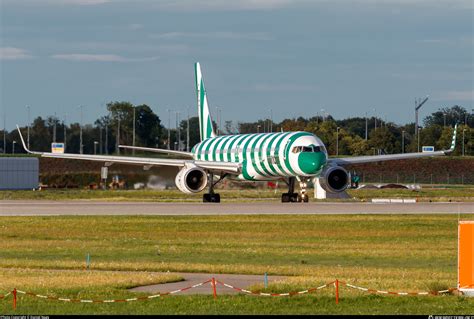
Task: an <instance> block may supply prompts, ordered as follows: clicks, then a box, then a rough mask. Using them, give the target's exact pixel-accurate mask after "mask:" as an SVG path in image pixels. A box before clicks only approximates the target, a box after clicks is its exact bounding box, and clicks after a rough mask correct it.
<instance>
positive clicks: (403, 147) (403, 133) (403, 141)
mask: <svg viewBox="0 0 474 319" xmlns="http://www.w3.org/2000/svg"><path fill="white" fill-rule="evenodd" d="M402 153H405V130H403V131H402Z"/></svg>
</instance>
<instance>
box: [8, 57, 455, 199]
mask: <svg viewBox="0 0 474 319" xmlns="http://www.w3.org/2000/svg"><path fill="white" fill-rule="evenodd" d="M195 77H196V92H197V106H198V113H199V133H200V137H201V142H200V143H198V144H197V145H195V146H194V147H193V149H192V151H191V152H181V151H172V150H165V149H156V148H146V147H133V146H121V147H123V148H128V149H136V150H143V151H151V152H158V153H167V154H171V155H179V156H180V157H182V158H184V159H166V158H147V157H127V156H104V155H83V154H71V153H66V154H58V153H45V152H33V151H30V150H29V149H27V147H26V145H25V141H24V139H23V136H22V135H21V131H20V128H19V127H18V126H17V128H18V131H19V133H20V137H21V141H22V143H23V147H24V148H25V150H26V151H27V152H29V153H31V154H38V155H41V156H42V157H53V158H65V159H78V160H88V161H98V162H103V163H104V165H106V166H110V165H112V164H113V163H120V164H131V165H140V166H143V168H144V169H149V168H150V167H152V166H160V167H162V166H174V167H177V168H178V169H179V172H178V174H177V175H176V179H175V182H176V187H177V188H178V189H179V190H180V191H182V192H184V193H188V194H191V193H198V192H200V191H202V190H204V189H205V188H206V186H207V187H208V192H207V193H206V194H204V195H203V201H204V202H214V203H218V202H220V196H219V194H217V193H215V192H214V187H215V186H216V184H217V183H219V182H220V181H222V180H223V179H224V178H230V179H234V180H241V181H275V180H283V181H285V183H287V185H288V192H287V193H283V194H282V196H281V201H282V202H307V201H308V195H307V194H306V185H307V182H308V181H309V180H310V179H312V178H314V177H319V180H320V183H321V186H322V187H323V188H324V189H325V190H326V191H328V192H333V193H337V192H343V191H344V190H345V189H346V188H347V185H348V183H349V179H350V177H349V174H348V172H347V171H346V170H345V169H344V165H347V164H359V163H372V162H379V161H388V160H401V159H409V158H418V157H427V156H437V155H446V154H448V153H450V152H452V151H453V150H454V146H455V141H456V127H455V128H454V134H453V140H452V144H451V148H450V149H448V150H443V151H436V152H430V153H404V154H393V155H378V156H356V157H346V158H329V157H328V152H327V150H326V148H325V146H324V144H323V142H322V141H321V140H320V139H319V138H318V137H317V136H316V135H314V134H311V133H308V132H281V133H258V134H236V135H223V136H217V135H216V133H215V131H214V128H213V125H212V118H211V114H210V112H209V105H208V102H207V95H206V90H205V89H204V81H203V79H202V74H201V67H200V65H199V63H196V64H195ZM296 181H298V182H299V184H300V192H299V193H295V182H296Z"/></svg>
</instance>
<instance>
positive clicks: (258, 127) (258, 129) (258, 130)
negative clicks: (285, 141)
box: [257, 125, 261, 133]
mask: <svg viewBox="0 0 474 319" xmlns="http://www.w3.org/2000/svg"><path fill="white" fill-rule="evenodd" d="M260 127H261V125H257V133H260Z"/></svg>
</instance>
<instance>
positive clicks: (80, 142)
mask: <svg viewBox="0 0 474 319" xmlns="http://www.w3.org/2000/svg"><path fill="white" fill-rule="evenodd" d="M79 108H80V109H81V124H80V125H79V154H82V153H83V151H84V149H83V145H82V119H83V117H82V109H83V108H84V106H83V105H80V106H79Z"/></svg>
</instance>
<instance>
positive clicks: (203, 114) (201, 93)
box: [194, 62, 216, 141]
mask: <svg viewBox="0 0 474 319" xmlns="http://www.w3.org/2000/svg"><path fill="white" fill-rule="evenodd" d="M194 70H195V73H196V93H197V105H198V114H199V134H200V136H201V141H203V140H205V139H206V138H209V137H216V133H215V132H214V127H213V126H212V118H211V113H210V112H209V104H208V103H207V95H206V89H205V88H204V81H203V79H202V73H201V66H200V65H199V62H196V64H195V65H194Z"/></svg>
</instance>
